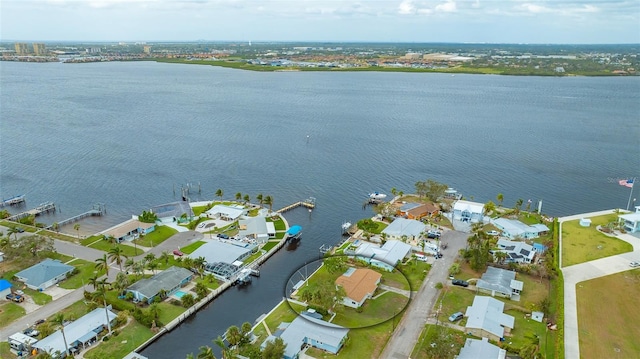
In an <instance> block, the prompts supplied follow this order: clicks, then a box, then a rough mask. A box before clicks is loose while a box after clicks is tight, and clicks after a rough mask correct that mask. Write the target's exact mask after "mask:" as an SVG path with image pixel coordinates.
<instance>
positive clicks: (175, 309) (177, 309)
mask: <svg viewBox="0 0 640 359" xmlns="http://www.w3.org/2000/svg"><path fill="white" fill-rule="evenodd" d="M158 307H159V308H160V314H159V315H158V316H159V318H158V319H159V320H160V322H161V323H162V324H168V323H169V322H170V321H172V320H174V319H176V318H177V317H178V316H179V315H180V314H182V313H184V312H185V311H186V310H187V308H185V307H182V306H176V305H173V304H169V303H168V302H161V303H159V304H158Z"/></svg>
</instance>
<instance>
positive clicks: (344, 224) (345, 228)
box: [342, 222, 351, 232]
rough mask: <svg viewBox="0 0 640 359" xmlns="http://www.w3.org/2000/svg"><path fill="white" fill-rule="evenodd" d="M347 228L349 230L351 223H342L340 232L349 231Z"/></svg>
mask: <svg viewBox="0 0 640 359" xmlns="http://www.w3.org/2000/svg"><path fill="white" fill-rule="evenodd" d="M349 228H351V222H344V223H343V224H342V230H343V231H344V232H346V231H348V230H349Z"/></svg>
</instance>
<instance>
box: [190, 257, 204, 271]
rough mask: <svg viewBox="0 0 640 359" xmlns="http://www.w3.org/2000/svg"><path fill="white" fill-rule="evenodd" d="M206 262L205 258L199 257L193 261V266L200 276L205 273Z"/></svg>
mask: <svg viewBox="0 0 640 359" xmlns="http://www.w3.org/2000/svg"><path fill="white" fill-rule="evenodd" d="M205 262H206V259H205V258H204V257H198V258H195V259H194V260H193V266H194V267H195V268H196V270H197V271H198V274H199V275H202V272H204V264H205Z"/></svg>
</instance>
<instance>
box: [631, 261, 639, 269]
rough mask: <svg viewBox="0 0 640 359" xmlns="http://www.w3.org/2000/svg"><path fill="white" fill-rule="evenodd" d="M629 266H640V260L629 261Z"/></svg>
mask: <svg viewBox="0 0 640 359" xmlns="http://www.w3.org/2000/svg"><path fill="white" fill-rule="evenodd" d="M629 267H631V268H636V267H640V262H631V263H629Z"/></svg>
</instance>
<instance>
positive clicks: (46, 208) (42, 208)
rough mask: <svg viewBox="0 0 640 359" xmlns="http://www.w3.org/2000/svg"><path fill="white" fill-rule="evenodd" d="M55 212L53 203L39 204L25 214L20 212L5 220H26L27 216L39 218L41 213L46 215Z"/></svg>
mask: <svg viewBox="0 0 640 359" xmlns="http://www.w3.org/2000/svg"><path fill="white" fill-rule="evenodd" d="M51 211H53V212H55V211H56V205H55V203H53V202H44V203H41V204H40V205H39V206H38V207H36V208H33V209H30V210H28V211H25V212H21V213H18V214H14V215H13V216H11V217H8V218H7V220H9V221H19V220H21V219H22V218H26V217H29V216H39V215H41V214H43V213H47V212H51Z"/></svg>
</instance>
